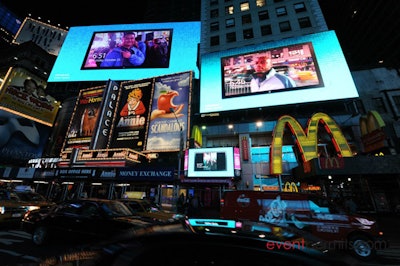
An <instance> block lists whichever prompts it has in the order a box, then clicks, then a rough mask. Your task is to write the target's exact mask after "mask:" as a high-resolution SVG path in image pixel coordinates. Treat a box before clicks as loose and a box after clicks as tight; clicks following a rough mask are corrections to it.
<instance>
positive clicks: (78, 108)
mask: <svg viewBox="0 0 400 266" xmlns="http://www.w3.org/2000/svg"><path fill="white" fill-rule="evenodd" d="M104 89H105V86H99V87H93V88H88V89H84V90H81V91H80V93H79V96H78V98H77V101H76V104H75V109H74V112H73V114H72V118H71V121H70V124H69V127H68V130H67V135H66V137H65V141H64V145H63V149H62V150H63V151H68V150H72V149H73V148H77V149H78V148H79V149H88V148H89V146H90V143H91V139H92V136H93V132H94V130H95V127H96V123H97V120H98V119H97V118H98V116H99V113H100V106H101V102H102V99H103V92H104Z"/></svg>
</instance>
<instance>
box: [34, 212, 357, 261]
mask: <svg viewBox="0 0 400 266" xmlns="http://www.w3.org/2000/svg"><path fill="white" fill-rule="evenodd" d="M220 229H223V230H220ZM276 232H278V230H277V231H276ZM250 233H251V232H245V231H243V230H242V228H241V227H240V224H239V223H236V222H235V221H233V220H223V219H214V218H202V219H198V218H187V217H186V218H185V221H184V223H179V224H163V225H153V226H151V227H149V228H147V230H141V231H136V232H134V233H133V234H130V235H126V236H125V237H123V238H120V239H118V240H116V239H114V240H113V241H108V242H102V243H100V244H97V245H91V246H83V247H82V246H81V247H77V248H75V250H68V251H65V253H62V254H61V255H59V256H49V257H47V258H43V259H42V261H41V264H40V265H98V266H101V265H121V266H124V265H230V266H239V265H240V266H242V265H255V266H261V265H263V266H264V265H277V266H280V265H282V266H283V265H302V266H306V265H318V266H324V265H326V266H328V265H341V266H346V265H355V264H354V259H353V258H349V257H345V256H334V254H330V253H329V252H323V251H322V250H319V249H315V248H313V246H312V244H314V242H308V241H303V242H302V243H303V244H301V246H298V245H297V244H296V243H297V241H299V240H297V239H296V238H295V236H293V235H292V236H291V237H290V238H287V239H288V240H285V238H284V237H283V238H278V237H277V236H276V237H273V236H271V235H267V234H265V235H264V236H262V235H261V234H260V233H259V232H257V233H255V232H252V234H250ZM289 239H290V241H293V243H295V245H291V244H290V243H291V242H289ZM301 240H302V239H301ZM301 240H300V241H301Z"/></svg>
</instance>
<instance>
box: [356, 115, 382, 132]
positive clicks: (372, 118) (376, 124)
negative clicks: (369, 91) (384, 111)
mask: <svg viewBox="0 0 400 266" xmlns="http://www.w3.org/2000/svg"><path fill="white" fill-rule="evenodd" d="M385 126H386V124H385V121H383V119H382V116H381V115H380V114H379V113H378V112H377V111H375V110H371V111H369V112H368V114H367V115H366V116H362V117H360V131H361V136H365V135H367V134H368V133H370V132H372V131H374V130H376V129H379V128H382V127H385Z"/></svg>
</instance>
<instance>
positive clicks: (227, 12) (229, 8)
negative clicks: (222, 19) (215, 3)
mask: <svg viewBox="0 0 400 266" xmlns="http://www.w3.org/2000/svg"><path fill="white" fill-rule="evenodd" d="M232 14H233V6H226V7H225V15H232Z"/></svg>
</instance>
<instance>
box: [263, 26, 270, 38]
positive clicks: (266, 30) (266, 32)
mask: <svg viewBox="0 0 400 266" xmlns="http://www.w3.org/2000/svg"><path fill="white" fill-rule="evenodd" d="M271 34H272V28H271V25H263V26H261V35H262V36H266V35H271Z"/></svg>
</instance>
